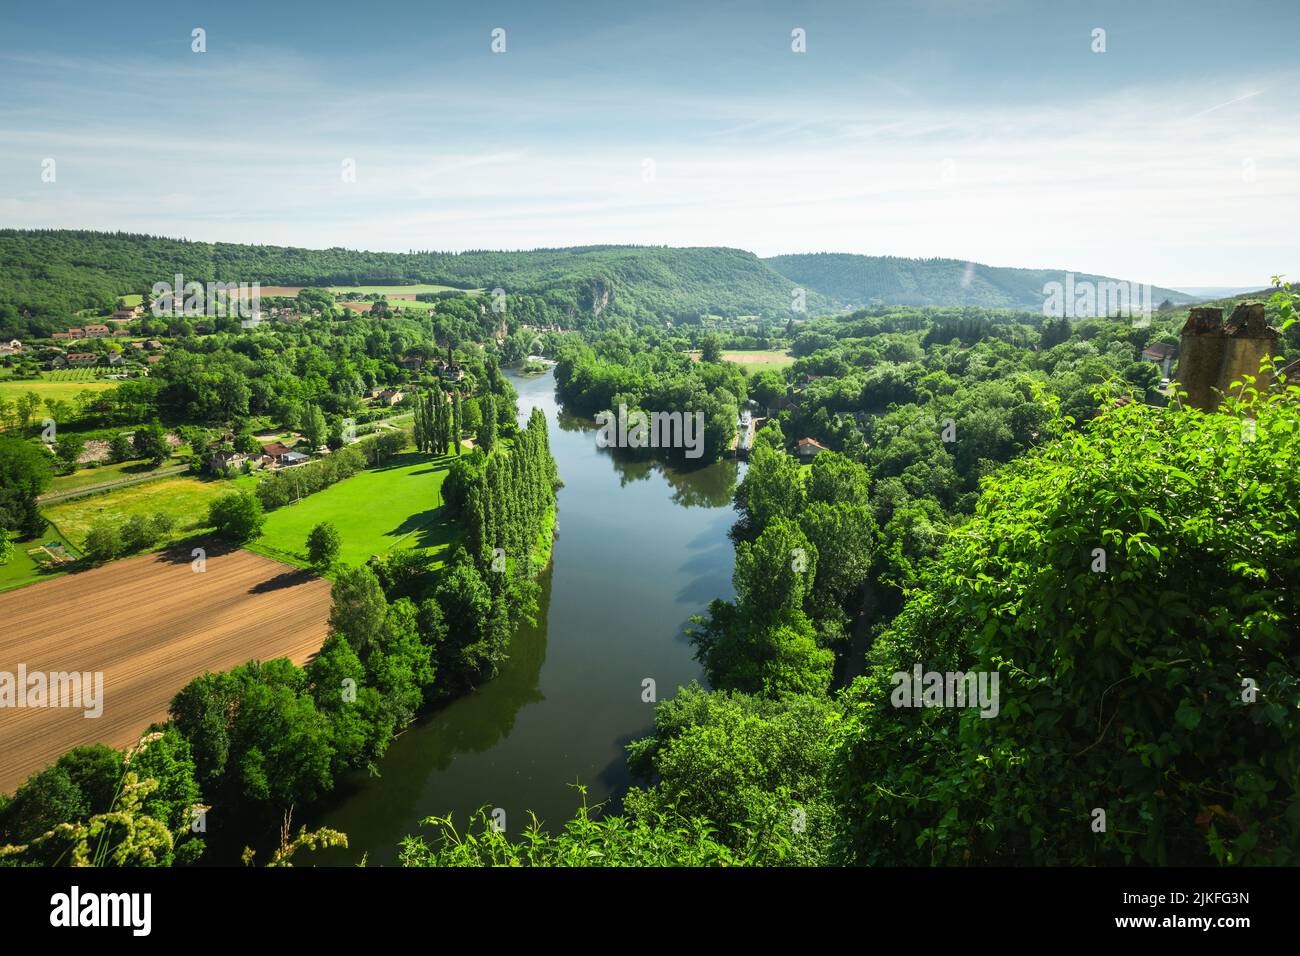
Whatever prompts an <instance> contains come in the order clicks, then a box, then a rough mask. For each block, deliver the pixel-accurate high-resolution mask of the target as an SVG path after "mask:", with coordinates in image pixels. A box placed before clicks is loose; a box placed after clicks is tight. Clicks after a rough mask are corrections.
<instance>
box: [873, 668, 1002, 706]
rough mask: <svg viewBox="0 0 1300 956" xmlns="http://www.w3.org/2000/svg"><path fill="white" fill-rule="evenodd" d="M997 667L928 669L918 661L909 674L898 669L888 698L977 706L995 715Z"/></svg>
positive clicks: (906, 702) (899, 703)
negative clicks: (947, 669)
mask: <svg viewBox="0 0 1300 956" xmlns="http://www.w3.org/2000/svg"><path fill="white" fill-rule="evenodd" d="M998 676H999V675H998V672H997V671H926V672H924V673H923V672H922V670H921V665H920V664H917V665H916V666H915V667H913V668H912V672H911V673H910V674H909V673H908V672H907V671H897V672H895V673H894V675H893V677H891V678H890V683H892V684H893V685H894V690H893V693H891V694H890V695H889V702H890V703H891V704H893V705H894V706H895V707H978V708H979V711H980V716H981V717H996V716H997V715H998V710H999V709H1000V704H999V702H998Z"/></svg>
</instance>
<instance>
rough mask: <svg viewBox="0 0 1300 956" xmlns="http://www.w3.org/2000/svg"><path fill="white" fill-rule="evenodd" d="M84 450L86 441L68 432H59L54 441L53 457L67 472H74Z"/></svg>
mask: <svg viewBox="0 0 1300 956" xmlns="http://www.w3.org/2000/svg"><path fill="white" fill-rule="evenodd" d="M85 448H86V440H85V439H84V438H82V437H81V436H80V435H75V434H71V433H69V432H60V433H59V437H58V438H56V439H55V441H54V456H55V457H56V458H58V459H59V461H60V462H62V463H63V467H64V469H65V470H67V471H75V470H76V468H77V460H78V459H79V458H80V457H81V453H82V452H83V451H84V450H85Z"/></svg>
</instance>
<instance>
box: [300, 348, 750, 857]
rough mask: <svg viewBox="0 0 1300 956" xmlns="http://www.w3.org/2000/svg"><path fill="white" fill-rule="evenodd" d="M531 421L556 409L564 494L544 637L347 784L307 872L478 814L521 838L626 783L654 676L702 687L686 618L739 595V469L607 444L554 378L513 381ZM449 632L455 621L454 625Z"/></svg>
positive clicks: (525, 645) (555, 447)
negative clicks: (341, 837) (583, 799)
mask: <svg viewBox="0 0 1300 956" xmlns="http://www.w3.org/2000/svg"><path fill="white" fill-rule="evenodd" d="M510 377H511V381H512V382H513V383H514V385H515V387H516V388H517V389H518V391H519V416H520V422H521V424H522V423H523V422H524V421H526V420H527V418H528V415H529V414H530V412H531V411H532V409H533V408H534V407H538V408H541V409H542V410H543V411H544V412H545V413H546V418H547V421H548V423H549V425H550V441H551V453H552V454H553V455H554V456H555V460H556V463H557V464H558V466H559V473H560V478H561V479H562V480H563V481H564V487H563V488H561V489H560V492H559V536H558V538H557V539H556V542H555V551H554V560H553V561H552V566H551V568H550V569H549V570H548V571H547V572H546V573H545V575H544V576H543V578H542V580H541V584H542V600H541V613H540V614H539V616H538V624H537V626H536V627H524V628H522V629H520V631H519V632H518V633H517V634H516V635H515V636H514V639H513V641H512V643H511V647H510V659H509V661H508V662H507V663H506V664H505V665H504V667H503V668H502V670H501V673H500V675H499V676H498V677H497V678H496V679H495V680H493V681H490V682H489V683H487V684H485V685H484V686H483V687H481V688H479V689H478V690H477V691H476V692H474V693H472V694H470V695H468V696H466V697H463V698H460V699H458V700H455V701H453V702H452V703H450V704H448V705H446V706H444V707H442V708H440V709H438V710H437V711H435V712H433V713H431V714H429V715H427V716H425V717H423V718H422V719H421V720H419V721H418V722H417V723H416V724H414V725H413V726H412V727H410V728H408V729H407V730H406V731H405V732H404V733H403V734H401V735H400V736H399V737H398V738H397V739H396V740H394V741H393V743H392V746H391V747H390V748H389V750H388V753H387V754H386V756H385V757H384V760H383V761H382V763H381V766H380V772H381V776H379V777H369V776H365V775H357V776H355V777H352V778H349V779H347V780H345V781H342V782H340V784H339V787H338V789H337V792H336V794H335V795H334V797H333V798H332V799H331V800H329V801H327V802H326V803H325V804H324V805H323V806H322V807H320V809H319V810H318V811H317V812H316V813H315V814H313V815H312V817H311V819H310V820H307V821H303V822H308V823H310V824H311V825H313V826H328V827H332V828H334V829H336V830H341V831H342V832H344V833H346V834H347V835H348V840H349V844H350V845H349V848H348V849H346V850H342V849H336V850H329V851H322V852H318V853H314V854H308V853H303V854H300V855H299V856H298V857H297V858H296V859H295V862H296V863H298V864H299V865H346V864H351V863H356V862H357V861H359V860H360V859H361V857H362V855H363V854H364V855H365V856H366V859H367V861H368V863H370V864H372V865H384V864H392V863H394V862H395V861H396V857H397V846H398V843H399V841H400V840H401V839H402V837H404V836H406V835H407V834H413V833H417V832H419V830H420V826H419V823H420V820H422V819H424V818H425V817H428V816H432V815H438V816H444V815H447V814H451V815H452V816H453V819H454V822H455V823H456V825H457V828H458V829H460V830H462V831H463V830H464V827H465V824H466V822H467V821H468V818H469V815H470V814H471V813H472V812H473V811H474V810H476V809H477V808H479V807H482V806H485V805H486V806H487V807H489V808H500V809H501V810H504V811H505V814H506V816H505V823H506V830H507V833H509V834H513V835H518V834H519V833H520V831H521V830H522V829H523V828H524V826H525V825H526V824H527V823H528V820H529V817H528V814H529V811H532V812H534V813H536V815H537V817H538V818H539V820H541V821H542V822H543V824H545V825H548V826H559V825H560V824H561V823H562V822H563V821H565V820H567V819H568V818H569V817H570V816H572V815H573V811H574V809H575V808H576V807H577V805H578V801H579V795H578V793H577V791H576V790H575V789H574V787H573V784H574V783H575V782H580V783H582V784H584V785H586V787H587V788H588V802H589V803H591V804H595V803H599V802H602V801H606V800H610V799H613V800H614V801H617V799H618V797H619V795H620V794H621V793H622V791H623V790H624V789H625V788H626V787H627V785H628V784H629V783H630V782H631V781H630V777H629V775H628V772H627V768H626V764H625V761H624V752H623V748H624V746H625V745H626V744H627V743H628V742H629V741H631V740H634V739H636V738H638V737H642V736H645V735H646V734H647V733H649V732H650V730H651V729H652V727H653V718H654V705H653V704H651V703H646V702H644V701H643V700H642V696H643V694H642V686H643V681H644V680H645V679H646V678H650V679H652V680H654V681H655V686H656V692H657V695H658V697H659V698H660V699H662V698H664V697H670V696H672V695H673V694H674V693H675V692H676V688H677V687H678V686H679V685H681V684H685V683H687V682H689V681H691V680H692V679H696V678H699V677H700V674H701V671H700V667H699V665H698V664H697V663H696V661H695V660H694V658H693V656H692V652H691V647H690V644H689V642H688V641H687V639H686V638H685V636H684V634H683V627H684V626H685V625H686V624H687V622H688V620H689V619H690V617H691V615H693V614H698V613H700V612H702V611H703V610H704V609H705V607H706V606H707V605H708V603H709V601H711V600H712V599H713V598H715V597H730V596H731V595H732V593H733V592H732V587H731V571H732V561H733V558H734V551H733V548H732V545H731V542H730V540H729V539H728V538H727V529H728V528H729V527H730V526H731V524H732V522H733V521H734V520H735V513H734V511H733V509H732V506H731V492H732V488H733V487H734V483H735V481H736V478H737V469H738V467H740V466H738V465H737V464H736V463H735V462H733V461H723V462H718V463H716V464H713V465H709V466H707V467H704V468H700V469H695V470H691V471H679V470H677V469H673V468H669V467H667V466H665V465H664V464H662V463H660V462H651V461H634V460H630V459H628V458H626V457H624V455H623V454H622V453H617V452H614V451H612V450H610V449H605V448H597V447H596V435H595V426H594V425H592V424H591V423H590V422H588V421H586V420H578V419H575V418H572V417H568V416H565V415H564V414H563V413H562V412H561V409H560V406H559V404H558V401H557V399H556V396H555V379H554V372H553V370H552V371H547V372H546V373H545V374H542V375H532V376H521V375H513V374H512V375H511V376H510ZM453 626H454V625H453Z"/></svg>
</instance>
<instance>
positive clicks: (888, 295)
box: [763, 252, 1197, 312]
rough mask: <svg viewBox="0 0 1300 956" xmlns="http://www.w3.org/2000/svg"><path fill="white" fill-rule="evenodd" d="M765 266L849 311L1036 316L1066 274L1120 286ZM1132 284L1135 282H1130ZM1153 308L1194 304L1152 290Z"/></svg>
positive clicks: (835, 255) (937, 272)
mask: <svg viewBox="0 0 1300 956" xmlns="http://www.w3.org/2000/svg"><path fill="white" fill-rule="evenodd" d="M763 262H764V263H765V264H766V265H767V266H769V267H770V268H772V269H774V270H776V271H777V272H779V273H781V275H783V276H785V277H786V278H787V279H789V280H790V281H791V282H793V283H795V284H796V285H798V286H801V287H804V288H807V289H809V290H813V291H816V292H818V293H820V294H821V295H823V296H827V297H830V298H833V299H836V300H838V301H840V302H844V303H846V304H848V305H851V306H869V305H918V306H926V305H934V306H961V305H972V306H979V307H981V308H988V309H1024V310H1028V311H1034V312H1040V311H1042V308H1043V301H1044V292H1043V287H1044V286H1045V285H1046V284H1047V283H1049V282H1061V283H1064V282H1065V277H1066V274H1067V271H1069V272H1070V274H1072V275H1073V276H1074V282H1075V283H1076V284H1078V283H1081V282H1094V283H1101V282H1117V281H1123V280H1118V279H1114V278H1111V277H1109V276H1099V275H1093V274H1091V273H1086V272H1077V271H1071V270H1065V269H1016V268H1008V267H1003V266H986V265H983V264H981V263H973V262H965V261H962V260H960V259H904V258H899V257H895V256H862V255H854V254H852V253H841V252H817V253H804V254H796V255H787V256H772V257H770V258H766V259H764V260H763ZM1130 281H1135V280H1130ZM1151 296H1152V299H1153V302H1152V305H1153V306H1156V305H1159V304H1160V303H1161V302H1163V301H1164V300H1165V299H1169V300H1170V301H1171V302H1173V303H1174V304H1175V305H1184V304H1187V303H1191V302H1195V301H1197V298H1196V297H1195V296H1192V295H1188V294H1187V293H1185V292H1180V291H1178V290H1177V289H1166V288H1162V287H1159V286H1152V288H1151Z"/></svg>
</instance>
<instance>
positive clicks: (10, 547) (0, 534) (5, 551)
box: [0, 528, 15, 565]
mask: <svg viewBox="0 0 1300 956" xmlns="http://www.w3.org/2000/svg"><path fill="white" fill-rule="evenodd" d="M14 553H15V548H14V536H13V532H12V531H6V530H5V529H4V528H0V565H6V564H8V563H9V562H10V561H12V560H13V558H14Z"/></svg>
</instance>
